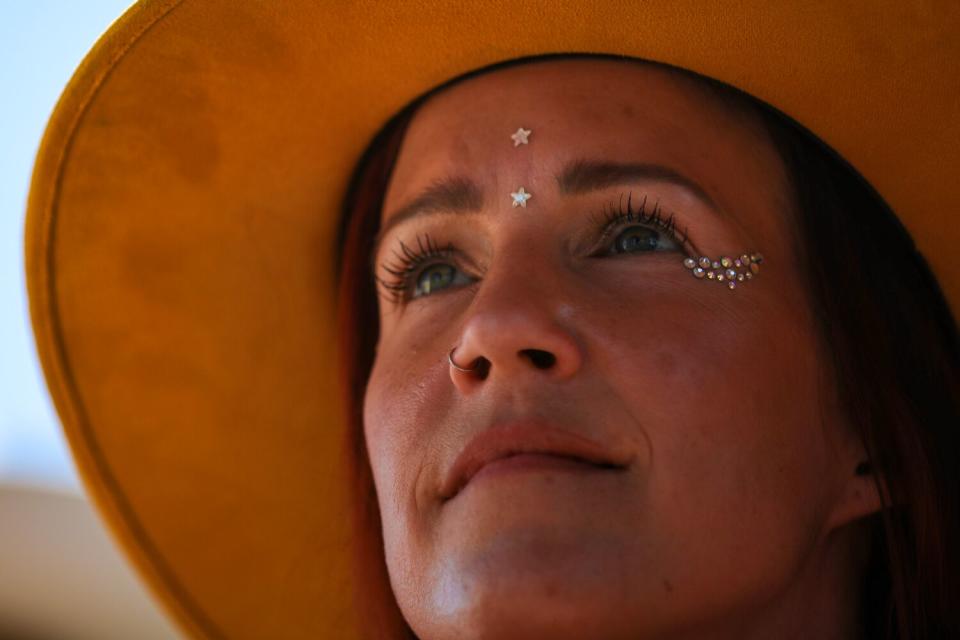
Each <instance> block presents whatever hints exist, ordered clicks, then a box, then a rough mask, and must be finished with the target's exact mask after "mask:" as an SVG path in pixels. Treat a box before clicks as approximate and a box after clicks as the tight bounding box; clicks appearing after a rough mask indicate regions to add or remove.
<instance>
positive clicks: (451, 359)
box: [447, 347, 479, 373]
mask: <svg viewBox="0 0 960 640" xmlns="http://www.w3.org/2000/svg"><path fill="white" fill-rule="evenodd" d="M456 350H457V348H456V347H454V348H453V349H450V353H448V354H447V360H449V361H450V366H451V367H453V368H454V369H456V370H457V371H463V372H464V373H471V372H473V371H476V370H477V367H478V366H479V365H478V364H474V366H472V367H470V368H469V369H464V368H463V367H461V366H460V365H458V364H457V363H456V362H454V361H453V352H454V351H456Z"/></svg>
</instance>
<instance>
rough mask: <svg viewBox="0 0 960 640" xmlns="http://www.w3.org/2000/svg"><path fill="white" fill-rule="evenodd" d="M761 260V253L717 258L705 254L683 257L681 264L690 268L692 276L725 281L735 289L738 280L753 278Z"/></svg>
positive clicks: (729, 287) (728, 286)
mask: <svg viewBox="0 0 960 640" xmlns="http://www.w3.org/2000/svg"><path fill="white" fill-rule="evenodd" d="M762 262H763V256H762V255H761V254H759V253H751V254H746V253H745V254H743V255H741V256H740V257H738V258H731V257H730V256H723V257H721V258H718V259H717V260H711V259H710V258H708V257H707V256H700V257H699V258H684V260H683V266H685V267H686V268H687V269H690V273H692V274H693V277H694V278H699V279H703V278H706V279H707V280H716V281H717V282H726V283H727V288H728V289H736V288H737V283H738V282H743V281H745V280H752V279H753V276H755V275H756V274H757V273H758V272H759V271H760V264H761V263H762ZM738 269H739V270H738Z"/></svg>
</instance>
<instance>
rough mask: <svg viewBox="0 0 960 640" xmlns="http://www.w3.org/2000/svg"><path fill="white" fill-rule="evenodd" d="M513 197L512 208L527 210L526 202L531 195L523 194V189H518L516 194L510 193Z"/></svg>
mask: <svg viewBox="0 0 960 640" xmlns="http://www.w3.org/2000/svg"><path fill="white" fill-rule="evenodd" d="M510 195H511V196H513V206H515V207H523V208H524V209H526V208H527V200H529V199H530V198H532V197H533V194H532V193H524V191H523V187H520V190H519V191H517V192H516V193H511V194H510Z"/></svg>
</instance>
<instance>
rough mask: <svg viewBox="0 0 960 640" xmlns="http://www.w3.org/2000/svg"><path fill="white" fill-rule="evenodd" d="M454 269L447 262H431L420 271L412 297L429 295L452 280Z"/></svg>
mask: <svg viewBox="0 0 960 640" xmlns="http://www.w3.org/2000/svg"><path fill="white" fill-rule="evenodd" d="M455 273H456V269H455V268H454V267H453V266H451V265H449V264H442V263H441V264H432V265H430V266H429V267H427V268H426V269H424V270H423V271H421V272H420V277H419V278H418V279H417V288H416V290H415V291H414V292H413V295H414V297H419V296H421V295H430V294H431V293H433V292H434V291H439V290H440V289H443V288H444V287H445V286H447V285H449V284H450V283H452V282H453V279H454V274H455Z"/></svg>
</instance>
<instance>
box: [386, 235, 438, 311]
mask: <svg viewBox="0 0 960 640" xmlns="http://www.w3.org/2000/svg"><path fill="white" fill-rule="evenodd" d="M424 244H426V246H424ZM399 245H400V251H401V252H402V255H401V254H400V253H398V252H397V251H396V250H394V252H393V255H394V256H396V259H397V262H396V263H394V264H386V263H384V264H382V265H381V266H382V267H383V270H384V271H386V272H387V273H389V274H390V275H392V276H393V280H384V279H382V278H380V277H379V276H377V275H376V274H374V276H373V277H374V278H375V279H376V281H377V282H379V283H380V285H381V286H382V287H383V288H384V289H385V290H386V292H387V297H388V298H389V299H390V300H391V301H392V302H393V303H394V304H399V303H400V302H402V301H404V300H406V298H407V289H408V287H409V282H410V278H411V276H413V274H414V273H415V272H416V271H417V270H418V269H419V268H420V265H422V264H423V263H424V262H426V261H427V260H429V259H431V258H449V257H450V256H451V255H453V253H454V251H455V249H454V246H453V243H452V242H451V243H447V245H446V246H445V247H441V246H439V245H438V244H437V243H436V242H434V241H433V239H431V238H430V235H429V234H426V233H425V234H423V237H422V238H421V237H420V235H419V234H418V235H417V250H416V251H414V250H412V249H411V248H410V247H408V246H407V245H406V244H404V243H403V240H400V241H399Z"/></svg>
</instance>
